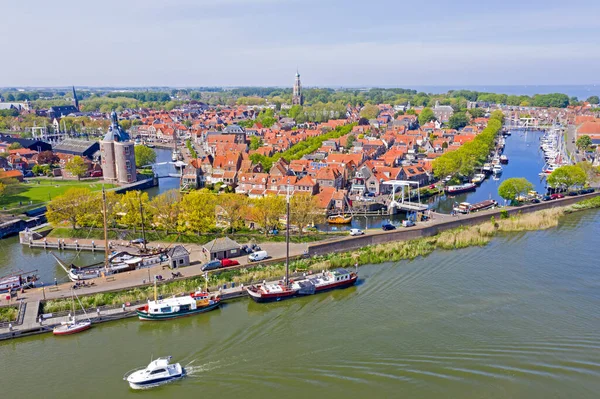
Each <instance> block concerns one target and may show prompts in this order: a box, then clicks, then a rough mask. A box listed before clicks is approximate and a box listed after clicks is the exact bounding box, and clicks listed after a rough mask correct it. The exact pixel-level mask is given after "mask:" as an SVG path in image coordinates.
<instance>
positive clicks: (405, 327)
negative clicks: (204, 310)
mask: <svg viewBox="0 0 600 399" xmlns="http://www.w3.org/2000/svg"><path fill="white" fill-rule="evenodd" d="M599 245H600V212H598V211H587V212H581V213H577V214H572V215H570V216H568V217H566V218H564V219H563V220H562V221H561V224H560V226H559V227H558V228H555V229H549V230H545V231H537V232H529V233H522V234H509V235H506V236H501V237H498V238H495V239H494V240H493V241H492V242H491V243H490V244H489V245H487V246H485V247H475V248H467V249H463V250H456V251H436V252H434V253H433V254H431V255H430V256H428V257H426V258H419V259H416V260H413V261H401V262H398V263H387V264H382V265H370V266H365V267H361V268H360V276H361V277H360V281H359V284H358V285H357V286H356V287H352V288H350V289H346V290H341V291H334V292H330V293H326V294H320V295H316V296H312V297H306V298H298V299H293V300H289V301H283V302H280V303H273V304H256V303H253V302H251V301H250V300H248V299H245V300H238V301H236V302H232V303H227V304H225V305H224V306H223V307H222V308H221V309H219V310H216V311H214V312H211V313H208V314H205V315H199V316H195V317H189V318H184V319H179V320H173V321H168V322H157V323H152V322H146V323H142V322H140V321H138V320H134V319H128V320H123V321H118V322H111V323H106V324H102V325H98V326H94V328H92V329H91V330H90V331H88V332H85V333H82V334H80V335H75V336H71V337H62V338H55V337H53V336H51V335H44V336H36V337H30V338H24V339H20V340H14V341H4V342H0V359H1V361H0V381H2V394H3V395H4V396H6V397H27V398H28V397H60V398H79V397H81V396H82V395H85V396H86V397H87V398H90V399H91V398H105V397H111V398H128V397H132V398H135V397H140V393H137V392H133V391H130V390H129V388H128V387H127V385H126V383H125V382H124V381H123V380H122V376H123V374H125V373H126V372H127V371H128V370H131V369H133V368H136V367H141V366H145V365H147V363H148V362H149V361H150V359H151V358H152V357H154V358H156V357H158V356H166V355H172V356H173V359H174V360H175V361H178V362H180V363H181V364H182V365H183V366H185V367H186V368H187V370H188V372H189V377H188V378H186V379H184V380H182V381H179V382H177V383H174V384H171V385H166V386H163V387H160V388H157V389H156V390H151V391H146V392H143V393H141V395H142V396H144V397H145V398H159V397H177V398H197V397H199V396H202V397H220V398H232V397H245V398H280V397H285V398H306V397H318V398H321V397H325V398H345V399H347V398H365V397H372V398H380V397H390V398H392V397H406V398H528V399H529V398H549V397H552V398H597V397H598V392H599V391H600V264H599V263H598V261H597V255H596V253H595V252H594V251H590V250H589V248H596V247H598V246H599ZM40 258H41V257H38V258H33V257H32V258H31V259H40ZM32 263H33V262H32Z"/></svg>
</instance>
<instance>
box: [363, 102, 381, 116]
mask: <svg viewBox="0 0 600 399" xmlns="http://www.w3.org/2000/svg"><path fill="white" fill-rule="evenodd" d="M377 115H379V107H378V106H377V105H373V104H367V105H365V106H364V107H363V109H361V110H360V116H361V117H362V118H367V119H375V118H377Z"/></svg>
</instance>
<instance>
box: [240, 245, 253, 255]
mask: <svg viewBox="0 0 600 399" xmlns="http://www.w3.org/2000/svg"><path fill="white" fill-rule="evenodd" d="M241 250H242V251H243V252H245V253H247V254H251V253H252V248H250V247H249V246H247V245H242V248H241Z"/></svg>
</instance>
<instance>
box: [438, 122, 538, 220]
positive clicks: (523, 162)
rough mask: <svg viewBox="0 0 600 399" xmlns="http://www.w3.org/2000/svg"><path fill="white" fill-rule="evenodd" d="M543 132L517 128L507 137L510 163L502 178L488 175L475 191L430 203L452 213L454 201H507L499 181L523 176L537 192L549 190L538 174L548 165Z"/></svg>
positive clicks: (441, 197)
mask: <svg viewBox="0 0 600 399" xmlns="http://www.w3.org/2000/svg"><path fill="white" fill-rule="evenodd" d="M542 135H543V133H542V132H531V131H524V130H514V131H512V135H510V136H507V137H506V144H505V147H504V154H505V155H506V156H507V157H508V164H507V165H502V174H501V175H500V176H499V178H497V179H496V178H493V177H491V176H490V177H488V178H487V179H486V180H485V181H484V182H483V183H482V184H481V186H479V187H478V188H477V190H476V191H473V192H468V193H462V194H458V195H453V196H446V195H442V196H438V197H435V198H431V199H430V200H429V203H430V204H431V206H432V207H433V208H435V209H436V210H437V211H439V212H443V213H450V211H452V208H453V206H454V205H455V203H460V202H463V201H467V202H470V203H476V202H480V201H484V200H487V199H495V200H496V201H498V202H499V203H501V204H504V200H502V199H501V198H500V196H499V195H498V187H499V186H500V184H501V183H502V182H503V181H504V180H506V179H508V178H511V177H524V178H526V179H527V180H529V181H530V182H531V183H532V184H533V185H534V189H535V190H536V191H537V192H538V193H545V192H546V180H545V179H542V178H541V177H540V176H539V174H540V172H541V171H542V168H543V166H544V164H545V161H544V153H543V151H542V150H541V149H540V137H542Z"/></svg>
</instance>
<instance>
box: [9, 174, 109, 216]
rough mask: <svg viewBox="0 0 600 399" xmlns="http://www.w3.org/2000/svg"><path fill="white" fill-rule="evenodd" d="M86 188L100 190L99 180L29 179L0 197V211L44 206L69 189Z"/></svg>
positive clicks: (106, 185)
mask: <svg viewBox="0 0 600 399" xmlns="http://www.w3.org/2000/svg"><path fill="white" fill-rule="evenodd" d="M74 187H86V188H89V189H90V190H92V191H98V190H101V189H102V183H99V180H97V179H95V180H82V181H77V180H59V179H29V180H28V181H27V182H25V183H19V184H18V185H17V186H16V187H15V188H14V189H13V192H12V193H11V194H10V195H3V196H2V197H0V209H2V208H6V209H13V208H19V207H21V206H22V207H28V206H30V201H31V205H41V204H44V203H46V202H48V201H50V200H51V199H53V198H54V197H56V196H59V195H61V194H64V192H65V191H67V190H68V189H70V188H74ZM104 187H105V188H107V189H108V188H113V187H115V186H114V184H104Z"/></svg>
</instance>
